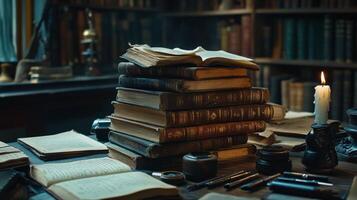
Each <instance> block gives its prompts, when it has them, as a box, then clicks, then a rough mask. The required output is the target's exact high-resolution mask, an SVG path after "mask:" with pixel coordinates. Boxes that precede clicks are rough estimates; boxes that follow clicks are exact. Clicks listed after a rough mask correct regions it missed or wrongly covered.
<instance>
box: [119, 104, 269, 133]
mask: <svg viewBox="0 0 357 200" xmlns="http://www.w3.org/2000/svg"><path fill="white" fill-rule="evenodd" d="M113 105H114V113H113V116H115V117H121V118H125V119H130V120H134V121H140V122H144V123H148V124H153V125H157V126H162V127H184V126H194V125H201V124H212V123H223V122H237V121H249V120H264V121H270V120H271V119H272V118H273V117H274V114H275V113H274V107H273V106H272V105H269V104H264V105H242V106H228V107H219V108H209V109H196V110H183V111H160V110H155V109H150V108H145V107H141V106H135V105H130V104H124V103H118V102H113Z"/></svg>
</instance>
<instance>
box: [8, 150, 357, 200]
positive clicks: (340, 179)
mask: <svg viewBox="0 0 357 200" xmlns="http://www.w3.org/2000/svg"><path fill="white" fill-rule="evenodd" d="M10 145H12V146H14V147H16V148H19V149H21V150H22V151H23V152H24V153H25V154H27V155H28V156H29V157H30V161H31V163H32V164H41V163H45V161H42V160H40V159H39V158H38V157H37V156H35V155H34V154H33V153H31V152H30V151H29V150H27V149H26V148H24V147H23V146H21V145H20V144H18V143H10ZM104 156H106V155H105V154H97V155H92V156H85V157H78V158H71V159H64V160H56V161H49V162H69V161H74V160H81V159H89V158H97V157H104ZM291 160H292V162H293V171H296V172H304V170H303V169H304V166H303V165H302V164H301V158H300V157H299V154H296V155H293V156H291ZM46 163H48V162H46ZM254 168H255V159H249V160H242V161H241V162H237V163H235V164H231V165H227V166H222V167H220V168H219V172H218V175H224V174H231V173H233V172H236V171H239V170H243V169H245V170H251V169H254ZM356 175H357V164H354V163H348V162H344V161H340V162H339V164H338V166H337V167H336V169H335V170H334V171H333V173H332V174H331V175H329V176H330V177H331V181H332V182H333V183H335V185H336V186H337V187H338V188H340V189H341V191H342V193H344V194H346V193H347V191H348V189H349V187H350V185H351V183H352V179H353V177H354V176H356ZM37 191H38V195H36V196H34V198H32V199H33V200H39V199H50V198H51V196H50V195H49V194H47V193H45V192H44V190H43V189H42V190H41V189H37ZM209 192H218V193H225V194H231V195H235V196H241V197H249V198H253V199H254V198H256V199H260V198H262V197H263V196H265V195H267V194H268V193H269V190H268V189H267V188H263V189H261V190H258V191H256V192H246V191H243V190H240V189H239V188H237V189H235V190H232V191H229V192H227V191H226V190H225V189H224V188H223V187H217V188H215V189H211V190H209V189H206V188H203V189H200V190H197V191H193V192H187V191H186V189H185V187H181V188H180V193H181V196H182V197H183V198H184V199H198V198H200V197H202V196H203V195H205V194H207V193H209Z"/></svg>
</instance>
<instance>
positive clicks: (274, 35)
mask: <svg viewBox="0 0 357 200" xmlns="http://www.w3.org/2000/svg"><path fill="white" fill-rule="evenodd" d="M355 27H356V21H355V20H352V19H345V18H343V19H341V18H337V19H334V18H333V17H332V16H330V15H325V16H324V17H323V18H307V17H299V18H297V17H287V18H284V19H278V20H276V22H274V24H273V25H270V26H269V25H267V26H262V31H260V33H261V34H262V37H261V38H262V40H263V43H262V46H261V47H260V50H259V48H258V50H257V51H259V53H258V54H260V55H261V56H264V57H273V58H276V59H279V58H283V59H286V60H294V59H297V60H328V61H337V62H352V61H353V59H354V58H355V57H356V56H355V55H357V51H356V49H357V43H356V41H357V40H356V39H357V35H356V34H354V28H355Z"/></svg>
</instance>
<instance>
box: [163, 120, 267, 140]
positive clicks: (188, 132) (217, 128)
mask: <svg viewBox="0 0 357 200" xmlns="http://www.w3.org/2000/svg"><path fill="white" fill-rule="evenodd" d="M265 128H266V125H265V122H264V121H244V122H233V123H222V124H209V125H202V126H193V127H184V128H167V129H165V131H163V132H162V134H161V135H160V141H161V143H167V142H179V141H193V140H200V139H208V138H216V137H224V136H233V135H239V134H246V133H254V132H262V131H264V130H265Z"/></svg>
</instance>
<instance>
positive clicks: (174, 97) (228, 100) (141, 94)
mask: <svg viewBox="0 0 357 200" xmlns="http://www.w3.org/2000/svg"><path fill="white" fill-rule="evenodd" d="M117 90H118V92H117V97H116V100H117V101H118V102H122V103H127V104H133V105H139V106H143V107H147V108H154V109H157V110H168V111H169V110H190V109H200V108H214V107H223V106H235V105H246V104H249V105H251V104H264V103H266V102H268V100H269V96H270V95H269V90H268V89H266V88H248V89H234V90H224V91H212V92H194V93H177V92H164V91H152V90H141V89H133V88H123V87H119V88H117Z"/></svg>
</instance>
